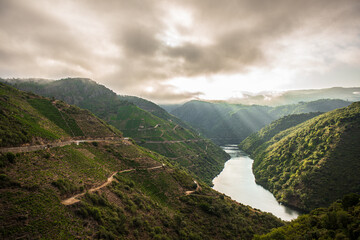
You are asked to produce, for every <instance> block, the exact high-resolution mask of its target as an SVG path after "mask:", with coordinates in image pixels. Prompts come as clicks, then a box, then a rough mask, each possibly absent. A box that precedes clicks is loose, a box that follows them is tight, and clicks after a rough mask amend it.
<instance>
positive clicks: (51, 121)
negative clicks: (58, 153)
mask: <svg viewBox="0 0 360 240" xmlns="http://www.w3.org/2000/svg"><path fill="white" fill-rule="evenodd" d="M0 118H1V121H0V147H10V146H18V145H21V144H26V143H32V144H40V143H44V142H51V141H54V140H59V139H62V140H64V139H67V138H72V137H83V138H89V137H98V136H100V135H101V136H106V137H112V136H121V133H120V131H118V130H116V129H114V128H112V127H109V126H108V125H105V124H104V122H103V121H102V120H100V119H98V118H97V117H95V116H94V115H92V114H89V112H88V111H85V110H81V109H79V108H77V107H73V106H70V105H68V104H66V103H64V102H61V101H55V100H51V99H48V98H43V97H39V96H36V95H34V94H29V93H24V92H20V91H18V90H16V89H14V88H11V87H9V86H7V85H5V84H2V83H0ZM89 126H91V128H90V127H89Z"/></svg>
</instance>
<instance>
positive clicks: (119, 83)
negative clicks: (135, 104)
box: [0, 0, 360, 103]
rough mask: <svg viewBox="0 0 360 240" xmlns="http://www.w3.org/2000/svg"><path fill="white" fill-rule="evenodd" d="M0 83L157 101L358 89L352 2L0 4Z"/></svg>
mask: <svg viewBox="0 0 360 240" xmlns="http://www.w3.org/2000/svg"><path fill="white" fill-rule="evenodd" d="M0 77H2V78H29V77H33V78H50V79H60V78H65V77H85V78H91V79H93V80H95V81H96V82H98V83H99V84H103V85H105V86H107V87H108V88H110V89H112V90H113V91H115V92H116V93H118V94H127V95H135V96H140V97H144V98H147V99H149V100H153V101H155V102H157V103H176V102H184V101H187V100H190V99H213V100H215V99H227V98H241V97H242V96H243V94H244V92H246V93H248V92H252V93H259V92H272V91H284V90H294V89H314V88H315V89H317V88H327V87H334V86H342V87H359V86H360V1H359V0H341V1H339V0H302V1H298V0H272V1H268V0H224V1H218V0H196V1H194V0H181V1H180V0H172V1H169V0H107V1H98V0H62V1H51V0H34V1H28V0H0Z"/></svg>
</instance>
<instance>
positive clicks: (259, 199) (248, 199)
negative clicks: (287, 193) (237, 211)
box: [213, 145, 299, 221]
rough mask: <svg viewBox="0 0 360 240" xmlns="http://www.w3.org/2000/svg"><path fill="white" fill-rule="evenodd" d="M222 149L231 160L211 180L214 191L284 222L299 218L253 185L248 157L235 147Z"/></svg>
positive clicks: (261, 188) (227, 146) (294, 212)
mask: <svg viewBox="0 0 360 240" xmlns="http://www.w3.org/2000/svg"><path fill="white" fill-rule="evenodd" d="M222 148H223V149H224V151H225V152H227V153H228V154H229V155H230V156H231V159H230V160H228V161H227V162H226V163H225V167H224V169H223V171H222V172H221V173H220V174H219V175H218V176H217V177H215V178H214V179H213V184H214V187H213V188H214V189H215V190H217V191H219V192H221V193H224V194H226V195H227V196H229V197H231V198H232V199H233V200H235V201H237V202H239V203H242V204H245V205H249V206H251V207H253V208H257V209H260V210H262V211H264V212H270V213H272V214H274V215H275V216H277V217H279V218H281V219H283V220H286V221H289V220H292V219H295V218H297V217H298V216H299V213H298V212H297V211H295V210H293V209H290V208H288V207H286V206H284V205H281V204H279V203H278V202H277V201H276V199H275V197H274V196H273V195H272V193H271V192H269V191H268V190H266V189H265V188H263V187H262V186H260V185H257V184H256V183H255V177H254V174H253V172H252V163H253V160H252V159H251V158H250V157H249V156H248V155H246V154H245V153H244V152H242V151H241V150H239V148H238V147H237V146H236V145H226V146H223V147H222Z"/></svg>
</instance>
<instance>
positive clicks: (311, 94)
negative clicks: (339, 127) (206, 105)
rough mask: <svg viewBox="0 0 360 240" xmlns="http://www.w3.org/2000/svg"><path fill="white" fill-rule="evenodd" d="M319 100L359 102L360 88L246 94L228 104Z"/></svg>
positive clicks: (275, 103) (285, 103) (281, 103)
mask: <svg viewBox="0 0 360 240" xmlns="http://www.w3.org/2000/svg"><path fill="white" fill-rule="evenodd" d="M319 99H342V100H345V101H350V102H355V101H360V87H353V88H342V87H333V88H324V89H308V90H290V91H285V92H278V93H272V92H269V93H259V94H246V93H244V97H243V98H236V99H235V98H234V99H229V101H228V102H230V103H237V104H247V105H252V104H259V105H269V106H279V105H287V104H296V103H299V102H310V101H316V100H319Z"/></svg>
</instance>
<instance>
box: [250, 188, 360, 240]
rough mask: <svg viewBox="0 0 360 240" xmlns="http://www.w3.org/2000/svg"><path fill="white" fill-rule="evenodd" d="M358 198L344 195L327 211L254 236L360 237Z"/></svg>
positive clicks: (303, 237)
mask: <svg viewBox="0 0 360 240" xmlns="http://www.w3.org/2000/svg"><path fill="white" fill-rule="evenodd" d="M359 197H360V196H359V195H357V194H350V195H346V196H345V197H344V198H343V199H342V200H341V201H336V202H334V203H333V204H331V206H330V207H328V208H318V209H315V210H313V211H312V212H311V213H310V214H305V215H302V216H300V217H298V218H297V219H296V220H294V221H292V222H291V223H290V224H287V225H286V226H284V227H280V228H276V229H274V230H272V231H271V232H270V233H268V234H265V235H262V236H258V235H257V236H255V237H254V239H255V240H260V239H263V240H266V239H269V240H271V239H279V240H280V239H284V240H286V239H352V240H356V239H359V238H360V200H359Z"/></svg>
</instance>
